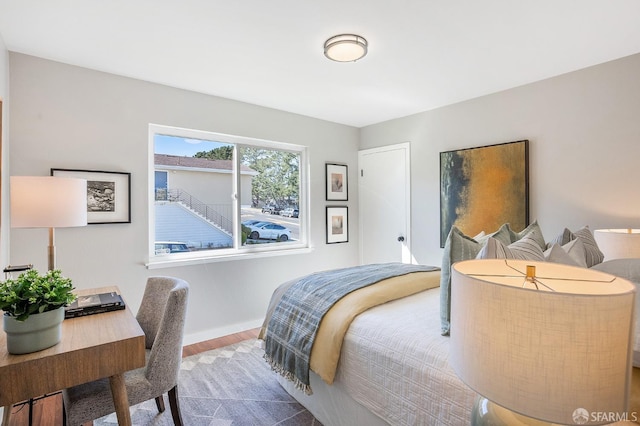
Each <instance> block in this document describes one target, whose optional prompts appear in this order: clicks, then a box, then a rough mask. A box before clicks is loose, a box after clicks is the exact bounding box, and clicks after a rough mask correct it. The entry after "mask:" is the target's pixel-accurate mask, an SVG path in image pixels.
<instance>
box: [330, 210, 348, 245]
mask: <svg viewBox="0 0 640 426" xmlns="http://www.w3.org/2000/svg"><path fill="white" fill-rule="evenodd" d="M347 242H349V209H348V207H330V206H328V207H327V244H333V243H347Z"/></svg>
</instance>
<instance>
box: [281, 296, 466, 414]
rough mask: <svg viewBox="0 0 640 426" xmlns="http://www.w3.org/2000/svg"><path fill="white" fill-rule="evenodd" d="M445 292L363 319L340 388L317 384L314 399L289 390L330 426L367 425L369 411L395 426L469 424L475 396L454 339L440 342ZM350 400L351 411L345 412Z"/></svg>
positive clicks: (351, 334) (347, 342)
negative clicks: (452, 360)
mask: <svg viewBox="0 0 640 426" xmlns="http://www.w3.org/2000/svg"><path fill="white" fill-rule="evenodd" d="M439 291H440V290H439V288H436V289H432V290H428V291H424V292H421V293H418V294H416V295H413V296H409V297H405V298H403V299H399V300H396V301H393V302H389V303H385V304H384V305H381V306H378V307H375V308H372V309H370V310H368V311H366V312H364V313H362V314H360V315H359V316H358V317H356V319H355V320H354V321H353V322H352V323H351V326H350V327H349V330H348V331H347V334H346V336H345V339H344V343H343V346H342V352H341V356H340V362H339V364H338V371H337V375H336V381H335V383H334V385H332V386H329V385H325V386H320V385H315V384H314V383H313V382H312V389H313V392H314V395H312V396H310V397H307V396H305V395H302V394H301V393H296V392H295V390H294V389H292V388H291V387H288V386H287V387H286V389H287V391H289V393H291V394H292V395H293V396H294V397H296V399H298V400H299V401H300V402H301V403H302V404H303V405H305V406H306V407H307V408H308V409H309V410H310V411H311V412H312V413H313V414H314V415H316V417H317V418H318V419H319V420H320V421H321V422H325V423H326V425H325V426H329V425H342V424H344V425H354V424H356V425H358V424H368V423H360V422H358V419H363V418H364V417H363V415H362V414H359V415H358V414H357V413H359V412H361V411H362V408H363V407H364V408H365V409H366V410H365V411H369V412H370V413H372V414H374V417H378V418H379V419H382V420H384V421H385V422H387V423H389V424H392V425H425V426H437V425H452V426H458V425H465V424H469V421H470V416H471V407H472V406H473V402H474V399H475V397H476V394H475V393H474V392H473V391H472V390H471V389H470V388H468V387H467V386H466V385H465V384H464V383H462V382H461V381H460V379H458V377H457V376H456V374H455V373H454V372H453V370H452V368H451V367H450V366H449V363H448V354H449V338H448V337H444V336H441V335H440V325H439V324H440V314H439V312H440V311H439V303H440V296H439ZM316 377H317V376H316ZM323 384H324V383H323ZM325 392H328V393H329V395H325ZM332 392H335V393H336V394H338V395H340V397H338V398H336V395H331V393H332ZM344 394H347V395H348V398H346V397H345V396H344ZM348 399H350V400H352V401H351V404H350V406H344V405H345V401H346V400H348ZM336 400H337V403H336ZM331 401H333V402H331ZM328 404H331V407H330V408H329V407H327V405H328ZM321 411H324V412H321ZM355 415H358V417H356V418H354V417H353V416H355Z"/></svg>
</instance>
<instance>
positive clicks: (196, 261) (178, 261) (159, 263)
mask: <svg viewBox="0 0 640 426" xmlns="http://www.w3.org/2000/svg"><path fill="white" fill-rule="evenodd" d="M312 251H313V248H311V247H297V248H290V249H281V250H268V251H266V250H265V251H252V252H245V253H233V254H228V255H217V256H211V255H208V256H185V257H182V256H181V257H179V258H178V257H177V256H176V257H174V256H167V257H162V258H160V257H157V258H154V259H151V260H149V261H148V262H147V263H145V266H146V267H147V269H162V268H173V267H178V266H189V265H200V264H203V263H215V262H229V261H234V260H247V259H262V258H266V257H275V256H289V255H295V254H306V253H311V252H312Z"/></svg>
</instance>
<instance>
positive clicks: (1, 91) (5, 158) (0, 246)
mask: <svg viewBox="0 0 640 426" xmlns="http://www.w3.org/2000/svg"><path fill="white" fill-rule="evenodd" d="M0 99H2V103H3V108H2V135H1V137H0V139H1V140H2V145H0V159H1V160H0V207H1V208H0V265H3V266H2V267H3V268H4V265H7V264H8V263H9V215H8V210H7V209H5V206H7V205H8V200H9V191H8V190H7V188H8V186H6V182H8V180H9V179H8V178H9V167H8V164H9V155H8V153H9V151H8V148H7V147H8V143H5V142H6V141H8V140H9V52H8V51H7V49H6V47H5V45H4V40H3V39H2V36H1V35H0Z"/></svg>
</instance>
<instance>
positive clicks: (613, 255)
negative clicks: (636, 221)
mask: <svg viewBox="0 0 640 426" xmlns="http://www.w3.org/2000/svg"><path fill="white" fill-rule="evenodd" d="M593 236H594V237H595V239H596V243H598V248H599V249H600V251H602V253H603V254H604V260H612V259H627V258H640V229H596V230H595V232H594V233H593Z"/></svg>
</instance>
